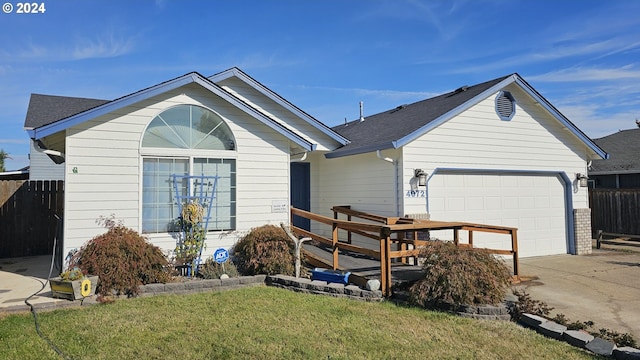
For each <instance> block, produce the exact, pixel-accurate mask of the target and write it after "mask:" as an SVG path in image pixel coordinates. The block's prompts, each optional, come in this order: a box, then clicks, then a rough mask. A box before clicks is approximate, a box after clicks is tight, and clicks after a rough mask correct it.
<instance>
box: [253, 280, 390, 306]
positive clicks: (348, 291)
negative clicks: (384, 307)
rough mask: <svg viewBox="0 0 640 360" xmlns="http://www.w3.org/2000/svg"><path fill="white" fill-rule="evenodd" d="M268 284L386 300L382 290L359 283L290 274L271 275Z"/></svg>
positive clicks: (335, 295) (367, 299)
mask: <svg viewBox="0 0 640 360" xmlns="http://www.w3.org/2000/svg"><path fill="white" fill-rule="evenodd" d="M266 284H267V285H268V286H275V287H279V288H283V289H287V290H292V291H297V292H302V293H308V294H321V295H329V296H333V297H338V298H349V299H357V300H364V301H382V300H384V297H383V296H382V291H380V290H364V289H361V288H360V287H359V286H357V285H344V284H341V283H327V282H326V281H320V280H311V279H307V278H296V277H293V276H288V275H269V276H267V279H266Z"/></svg>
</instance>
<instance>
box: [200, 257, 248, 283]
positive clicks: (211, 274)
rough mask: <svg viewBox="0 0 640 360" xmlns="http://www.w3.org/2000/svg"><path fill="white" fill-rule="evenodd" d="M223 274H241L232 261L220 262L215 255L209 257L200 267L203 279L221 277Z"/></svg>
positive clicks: (230, 275)
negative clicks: (214, 257) (215, 258)
mask: <svg viewBox="0 0 640 360" xmlns="http://www.w3.org/2000/svg"><path fill="white" fill-rule="evenodd" d="M222 274H227V275H229V277H238V275H239V274H238V269H237V268H236V266H235V265H234V264H233V263H232V262H231V261H226V262H224V263H223V264H219V263H218V262H216V261H215V260H214V259H213V257H210V258H208V259H207V260H206V261H205V262H204V264H202V265H200V269H198V275H199V276H200V277H202V278H203V279H219V278H220V276H221V275H222Z"/></svg>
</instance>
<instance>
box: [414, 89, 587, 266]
mask: <svg viewBox="0 0 640 360" xmlns="http://www.w3.org/2000/svg"><path fill="white" fill-rule="evenodd" d="M507 90H509V91H510V92H511V94H512V95H513V96H514V97H515V99H516V112H515V115H514V116H513V118H512V119H511V121H503V120H500V118H499V117H498V116H497V114H496V112H495V96H496V95H497V93H496V94H494V95H492V96H489V97H488V98H486V99H484V100H482V101H481V102H479V103H478V104H477V105H475V106H473V107H472V108H470V109H468V110H466V111H464V112H462V113H461V114H459V115H458V116H456V117H455V118H453V119H451V120H449V121H447V122H445V123H443V124H441V125H440V126H438V127H436V128H434V129H432V130H431V131H429V132H428V133H426V134H425V135H423V136H421V137H420V138H418V139H417V140H415V141H413V142H411V143H410V144H408V145H406V146H405V147H404V148H403V160H404V166H403V184H404V191H406V190H409V182H410V181H411V178H412V177H413V170H414V169H416V168H420V169H424V171H425V172H427V173H428V174H430V175H432V174H433V173H434V170H436V169H457V170H461V169H462V170H463V169H468V170H490V171H494V172H495V173H496V174H497V173H499V172H500V171H507V172H508V171H523V172H549V173H552V172H553V173H564V174H566V176H567V177H568V178H569V179H570V180H571V181H574V179H575V174H576V173H584V172H586V169H585V167H586V150H585V148H584V145H583V144H581V143H580V142H579V141H578V140H577V139H576V138H575V136H574V135H572V134H571V133H570V132H569V130H568V129H565V128H563V127H562V126H561V125H560V124H559V123H558V122H557V121H556V120H555V119H552V118H551V117H550V116H549V115H548V114H547V113H546V112H545V111H543V109H542V108H541V107H540V106H539V105H536V104H534V103H533V102H532V101H530V99H529V98H528V95H526V94H524V93H523V92H522V91H520V90H519V88H517V87H511V88H509V87H508V88H507ZM496 179H501V180H503V181H507V182H508V183H509V184H510V185H509V194H508V195H504V197H503V198H502V200H501V201H505V199H506V198H508V197H511V198H512V199H514V201H517V202H518V201H519V202H522V203H524V202H526V201H527V200H528V199H536V198H537V199H538V200H537V201H538V202H540V201H542V199H545V198H547V199H550V198H549V196H550V194H553V195H552V196H553V199H552V200H553V201H551V202H550V204H549V207H548V208H547V209H546V210H541V209H542V207H540V208H535V207H534V208H527V207H526V206H524V205H523V206H522V207H518V208H517V209H516V208H514V209H512V210H510V209H509V208H508V206H507V204H504V203H502V202H501V206H502V208H501V209H502V213H501V214H500V215H497V214H498V213H496V212H494V213H493V215H490V214H491V211H488V212H487V213H486V214H484V215H482V210H480V209H479V208H481V207H487V206H488V207H490V206H491V199H489V198H494V199H495V197H496V196H499V195H500V194H501V193H500V191H499V189H498V188H495V187H491V186H487V187H486V188H483V187H482V186H479V184H482V183H483V182H492V181H496ZM506 179H508V180H506ZM442 181H451V182H464V183H465V185H464V186H458V187H457V186H455V185H454V184H443V183H442ZM474 181H475V183H473V182H474ZM532 181H535V182H536V183H538V182H540V181H542V182H548V183H547V187H546V189H547V190H548V193H546V194H542V193H540V194H539V195H537V197H536V195H535V193H536V192H539V191H540V189H539V188H538V189H536V187H533V186H529V185H527V184H528V183H530V182H532ZM514 182H515V183H518V184H519V185H518V186H517V187H514V186H512V185H513V184H514ZM570 187H571V188H570V189H569V191H570V192H571V196H572V201H573V203H572V204H566V206H573V208H585V207H588V197H587V196H588V193H587V189H586V188H580V187H578V186H577V184H576V183H575V181H574V182H573V183H572V184H571V186H570ZM446 189H448V190H446ZM563 189H564V188H563V186H562V183H560V180H559V178H558V177H556V176H555V175H549V176H547V177H535V176H534V177H532V176H530V175H526V174H524V173H523V174H522V175H521V176H517V175H506V176H498V175H495V174H494V175H483V176H476V177H474V176H473V175H438V174H436V175H433V176H432V177H431V178H430V181H429V183H428V195H429V197H428V199H427V198H405V212H406V213H410V214H411V213H424V212H426V211H427V201H429V204H428V207H429V212H430V216H431V219H432V220H456V221H477V222H488V223H492V222H493V223H494V224H495V225H504V226H515V227H519V228H521V231H520V233H519V242H520V243H521V244H522V249H521V250H522V252H521V254H522V256H535V255H544V254H550V253H566V250H567V239H566V226H565V225H568V226H573V224H565V222H566V212H565V211H564V206H565V204H564V202H565V197H564V190H563ZM445 190H446V193H445ZM462 194H465V195H464V196H463V195H462ZM474 194H475V195H477V196H476V197H484V198H485V200H483V201H480V202H478V201H476V200H477V199H476V198H475V197H474ZM505 194H506V191H505ZM530 195H531V196H530ZM532 196H533V197H532ZM456 201H458V203H457V204H456ZM474 204H475V205H474ZM560 204H562V209H561V208H560ZM476 205H477V206H476ZM537 205H538V206H539V205H540V203H538V204H537ZM474 206H475V208H474ZM454 209H455V210H454ZM460 209H467V210H466V211H460ZM536 209H537V210H536ZM510 212H511V213H512V214H511V215H510V214H509V213H510ZM545 213H550V214H553V217H557V218H555V220H553V221H552V222H553V230H552V232H553V234H550V233H549V234H547V235H545V236H546V238H547V239H554V240H553V244H549V243H547V244H542V243H540V242H537V240H536V239H535V237H536V236H541V233H540V232H536V231H539V230H540V229H541V228H543V227H545V226H546V225H542V224H541V222H545V221H547V220H549V219H550V218H549V217H548V216H545ZM481 215H482V216H481ZM509 219H510V220H509ZM545 219H546V220H545ZM549 221H551V220H549ZM559 221H562V224H560V223H559ZM439 235H442V233H440V234H439ZM480 237H482V236H480ZM449 238H451V235H449Z"/></svg>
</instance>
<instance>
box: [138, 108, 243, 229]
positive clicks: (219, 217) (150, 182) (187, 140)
mask: <svg viewBox="0 0 640 360" xmlns="http://www.w3.org/2000/svg"><path fill="white" fill-rule="evenodd" d="M141 145H142V147H141V153H142V165H143V167H142V232H144V233H165V232H172V231H175V230H177V229H176V228H175V225H176V220H177V218H178V217H179V210H178V209H179V207H178V201H177V200H176V192H180V195H181V196H185V195H194V194H186V192H187V189H188V188H194V186H193V185H194V184H191V185H192V186H191V187H189V186H187V184H186V183H185V182H184V180H183V181H182V182H181V183H177V186H176V184H174V180H173V178H174V175H178V176H184V175H197V176H199V175H205V176H217V177H218V180H217V184H216V191H215V198H214V201H213V203H212V204H211V205H210V206H211V212H210V219H209V227H208V230H209V231H222V230H234V229H235V224H236V220H235V219H236V159H235V155H236V152H235V149H236V145H235V139H234V136H233V133H232V132H231V129H230V128H229V126H228V125H227V124H226V123H225V121H224V120H223V119H222V118H221V117H220V116H219V115H217V114H216V113H214V112H212V111H211V110H208V109H205V108H203V107H200V106H196V105H178V106H174V107H171V108H169V109H167V110H165V111H163V112H162V113H160V114H159V115H157V116H156V117H154V118H153V119H152V120H151V122H150V123H149V125H148V126H147V129H146V130H145V132H144V135H143V137H142V144H141ZM172 149H173V151H172ZM186 181H193V180H186Z"/></svg>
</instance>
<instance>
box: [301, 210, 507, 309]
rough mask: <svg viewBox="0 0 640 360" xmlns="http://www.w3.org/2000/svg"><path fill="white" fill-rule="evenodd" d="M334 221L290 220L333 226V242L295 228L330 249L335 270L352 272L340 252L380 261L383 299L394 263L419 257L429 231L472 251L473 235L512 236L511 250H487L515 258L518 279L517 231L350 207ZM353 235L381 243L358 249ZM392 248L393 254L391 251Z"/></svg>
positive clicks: (318, 217) (314, 218)
mask: <svg viewBox="0 0 640 360" xmlns="http://www.w3.org/2000/svg"><path fill="white" fill-rule="evenodd" d="M332 210H333V213H334V218H333V219H332V218H329V217H326V216H322V215H318V214H314V213H311V212H308V211H304V210H300V209H296V208H294V207H292V208H291V218H293V216H300V217H302V218H305V219H309V220H311V221H316V222H319V223H322V224H326V225H330V226H331V238H327V237H324V236H321V235H318V234H314V233H312V232H310V231H307V230H304V229H301V228H299V227H295V226H294V227H292V228H293V231H294V232H295V233H296V234H297V235H298V236H303V237H310V238H312V239H313V240H315V241H318V242H320V243H322V244H325V245H329V246H331V250H332V259H331V266H333V270H338V269H342V270H349V269H344V268H342V267H340V264H339V261H338V254H339V251H340V250H346V251H351V252H354V253H358V254H363V255H366V256H369V257H371V258H374V259H377V260H380V284H381V290H382V294H383V295H384V296H390V295H391V265H392V261H393V260H394V259H397V260H398V261H399V263H401V264H404V263H406V262H407V260H408V259H409V258H412V257H417V256H418V254H419V253H420V247H422V246H427V245H428V244H429V241H426V240H419V239H418V237H419V236H418V233H420V232H424V231H429V230H452V231H453V241H454V243H455V244H456V245H458V246H470V247H473V232H474V231H481V232H490V233H498V234H506V235H509V236H511V249H510V250H506V249H488V250H489V251H490V252H491V253H494V254H501V255H511V256H512V257H513V272H514V275H513V276H514V279H518V278H519V263H518V237H517V229H516V228H508V227H503V226H492V225H481V224H472V223H463V222H445V221H431V220H417V219H411V218H401V217H384V216H378V215H374V214H369V213H364V212H361V211H356V210H352V209H351V208H350V207H349V206H336V207H333V209H332ZM339 214H343V215H346V216H347V219H346V220H340V219H338V215H339ZM353 218H358V219H362V220H365V221H369V222H356V221H353ZM340 230H343V231H346V233H347V236H346V239H345V240H342V241H341V240H340V239H339V231H340ZM461 230H462V231H468V232H469V237H468V239H469V240H468V243H466V244H463V243H460V241H459V238H460V237H459V232H460V231H461ZM352 234H357V235H360V236H362V237H364V238H366V239H371V240H373V241H375V242H377V243H378V245H379V246H374V247H375V248H376V249H370V248H366V247H361V246H357V245H354V244H352V243H351V239H352ZM392 245H393V248H394V249H393V250H392ZM351 278H353V280H354V282H355V283H356V284H358V285H361V286H362V285H363V284H364V283H366V279H364V278H362V277H361V276H359V275H358V274H353V273H352V275H351V277H350V279H351Z"/></svg>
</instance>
